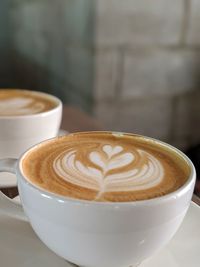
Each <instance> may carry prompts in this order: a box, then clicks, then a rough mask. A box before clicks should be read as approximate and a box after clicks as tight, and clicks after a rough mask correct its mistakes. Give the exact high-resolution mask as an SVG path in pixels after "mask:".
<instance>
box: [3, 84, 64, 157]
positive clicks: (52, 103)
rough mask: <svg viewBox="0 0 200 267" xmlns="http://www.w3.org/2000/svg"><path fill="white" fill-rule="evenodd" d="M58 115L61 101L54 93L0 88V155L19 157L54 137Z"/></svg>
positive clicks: (56, 131) (59, 115) (59, 116)
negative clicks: (35, 145) (34, 146)
mask: <svg viewBox="0 0 200 267" xmlns="http://www.w3.org/2000/svg"><path fill="white" fill-rule="evenodd" d="M61 118H62V103H61V101H60V100H59V99H58V98H57V97H55V96H53V95H50V94H46V93H43V92H36V91H30V90H20V89H0V158H5V157H16V158H18V157H19V156H20V155H21V154H22V153H23V152H24V151H25V150H27V149H28V148H29V147H31V146H33V145H34V144H37V143H39V142H41V141H43V140H46V139H49V138H52V137H55V136H56V135H57V133H58V130H59V127H60V123H61Z"/></svg>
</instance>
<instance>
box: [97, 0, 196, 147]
mask: <svg viewBox="0 0 200 267" xmlns="http://www.w3.org/2000/svg"><path fill="white" fill-rule="evenodd" d="M199 10H200V1H199V0H148V1H147V0H124V1H121V0H98V1H97V6H96V62H95V84H94V88H95V103H96V105H95V114H96V117H97V118H99V119H100V120H102V121H104V123H105V125H106V128H108V129H115V130H120V131H128V132H135V133H140V134H145V135H149V136H152V137H156V138H160V139H162V140H165V141H167V142H170V143H171V144H173V145H176V146H178V147H179V148H182V149H184V148H186V147H188V146H189V145H191V144H195V143H197V142H199V141H200V31H199V29H200V15H199Z"/></svg>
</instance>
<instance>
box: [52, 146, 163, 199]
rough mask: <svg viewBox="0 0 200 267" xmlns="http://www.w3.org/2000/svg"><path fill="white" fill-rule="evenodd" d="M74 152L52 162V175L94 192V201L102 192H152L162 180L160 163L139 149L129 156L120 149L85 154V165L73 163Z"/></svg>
mask: <svg viewBox="0 0 200 267" xmlns="http://www.w3.org/2000/svg"><path fill="white" fill-rule="evenodd" d="M77 153H78V151H77V150H75V149H73V148H72V149H70V150H67V151H64V152H62V153H61V154H59V155H58V156H57V157H56V158H55V159H54V162H53V168H54V171H55V172H56V173H57V175H59V177H61V178H62V179H63V180H65V181H67V182H69V183H71V184H75V185H77V186H80V187H85V188H89V189H92V190H96V191H97V192H98V193H97V196H96V199H97V200H98V199H99V198H101V196H102V194H104V193H105V192H122V191H125V192H126V191H138V190H144V189H149V188H153V187H155V186H156V185H158V184H159V183H160V182H161V181H162V180H163V177H164V168H163V166H162V164H161V162H160V161H159V160H158V159H157V158H156V157H154V156H153V155H151V154H150V153H148V152H147V151H144V150H142V149H136V148H135V149H134V150H131V151H130V152H127V151H125V150H124V148H123V147H122V146H111V145H103V147H102V148H101V151H100V150H97V151H91V152H89V154H88V164H85V162H82V161H81V160H78V159H77V157H76V156H77Z"/></svg>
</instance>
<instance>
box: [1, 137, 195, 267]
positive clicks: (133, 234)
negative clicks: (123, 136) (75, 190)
mask: <svg viewBox="0 0 200 267" xmlns="http://www.w3.org/2000/svg"><path fill="white" fill-rule="evenodd" d="M157 142H160V141H157ZM162 144H164V143H162ZM164 145H166V146H167V147H168V148H171V149H172V150H173V151H175V152H176V153H178V154H181V156H183V157H184V158H185V160H186V161H187V163H188V164H189V166H190V169H191V172H190V176H189V177H188V180H187V182H186V183H185V184H184V185H183V186H182V187H181V188H179V189H178V190H176V191H174V192H172V193H170V194H167V195H165V196H162V197H159V198H154V199H150V200H142V201H135V202H125V203H124V202H118V203H109V202H92V201H84V200H76V199H70V198H67V197H63V196H59V195H56V194H54V193H50V192H47V191H45V190H42V189H39V188H38V187H36V186H34V185H33V184H31V183H30V182H28V181H27V179H26V178H25V176H24V175H23V170H22V160H23V158H24V157H25V156H26V153H24V155H22V157H21V158H20V159H19V160H15V159H5V160H0V171H8V172H13V173H16V175H17V179H18V187H19V194H20V198H21V202H22V206H23V209H24V211H25V214H26V215H27V217H28V220H29V221H30V223H31V225H32V227H33V229H34V231H35V233H36V234H37V235H38V236H39V238H40V239H41V240H42V241H43V242H44V243H45V244H46V245H47V246H48V247H49V248H50V249H51V250H52V251H54V252H55V253H56V254H58V255H60V256H61V257H63V258H64V259H66V260H68V261H71V262H73V263H75V264H77V265H80V266H87V267H125V266H126V267H128V266H130V265H132V266H137V265H138V264H139V263H141V262H142V261H143V260H145V259H146V258H148V257H150V256H152V255H153V254H154V253H155V252H157V251H158V250H159V249H161V248H162V247H163V246H165V245H166V244H167V243H168V242H169V241H170V239H171V238H172V237H173V235H174V234H175V233H176V231H177V230H178V228H179V226H180V225H181V223H182V221H183V218H184V216H185V214H186V212H187V210H188V207H189V205H190V201H191V197H192V194H193V190H194V184H195V176H196V174H195V169H194V166H193V164H192V162H191V161H190V160H189V159H188V158H187V157H186V156H185V155H184V154H183V153H182V152H180V151H179V150H177V149H176V148H173V147H171V146H169V145H167V144H164ZM36 147H37V146H36ZM0 209H1V211H4V212H6V213H8V214H10V215H11V216H15V217H19V218H21V217H22V216H23V212H22V210H21V207H20V206H19V205H17V204H15V203H13V202H12V201H11V200H10V199H8V198H6V197H5V195H3V194H2V193H0Z"/></svg>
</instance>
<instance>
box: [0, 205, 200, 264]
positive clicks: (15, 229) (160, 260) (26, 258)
mask: <svg viewBox="0 0 200 267" xmlns="http://www.w3.org/2000/svg"><path fill="white" fill-rule="evenodd" d="M199 222H200V207H199V206H197V205H196V204H194V203H191V205H190V208H189V211H188V213H187V215H186V217H185V219H184V222H183V224H182V226H181V228H180V230H179V231H178V232H177V234H176V235H175V237H174V238H173V239H172V241H171V242H170V243H169V244H168V245H167V246H166V247H165V248H164V249H162V250H161V251H160V252H159V253H157V254H156V255H154V256H153V257H151V258H150V259H148V260H146V261H145V262H143V263H142V264H141V265H140V266H139V267H199V251H200V240H199V237H200V226H199ZM77 253H78V251H77ZM0 266H2V267H10V266H15V267H35V266H37V267H55V266H59V267H72V266H74V265H73V264H71V263H68V262H66V261H64V260H63V259H61V258H59V257H58V256H56V255H55V254H54V253H53V252H51V251H50V250H49V249H48V248H47V247H46V246H45V245H43V243H42V242H41V241H40V240H39V239H38V238H37V236H36V235H35V234H34V232H33V230H32V228H31V226H30V225H29V223H28V222H25V221H22V220H16V219H13V218H10V217H7V216H5V215H2V214H0Z"/></svg>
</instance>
